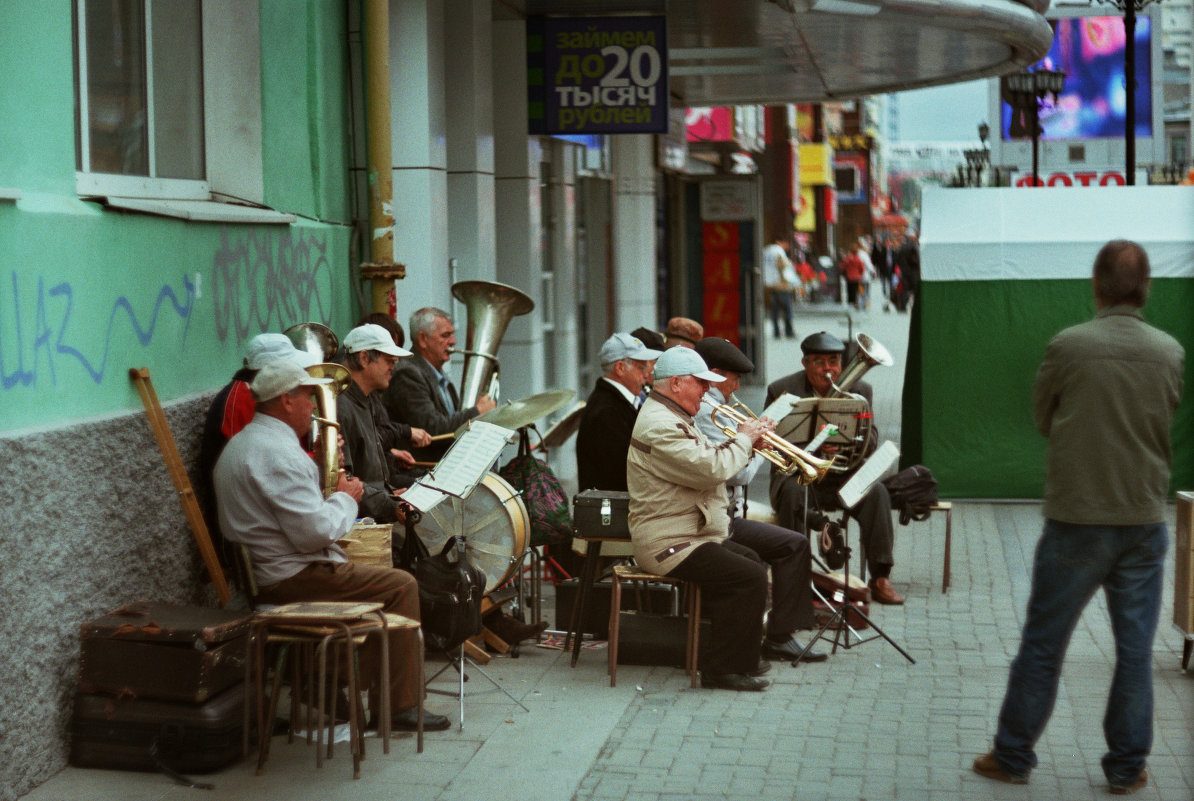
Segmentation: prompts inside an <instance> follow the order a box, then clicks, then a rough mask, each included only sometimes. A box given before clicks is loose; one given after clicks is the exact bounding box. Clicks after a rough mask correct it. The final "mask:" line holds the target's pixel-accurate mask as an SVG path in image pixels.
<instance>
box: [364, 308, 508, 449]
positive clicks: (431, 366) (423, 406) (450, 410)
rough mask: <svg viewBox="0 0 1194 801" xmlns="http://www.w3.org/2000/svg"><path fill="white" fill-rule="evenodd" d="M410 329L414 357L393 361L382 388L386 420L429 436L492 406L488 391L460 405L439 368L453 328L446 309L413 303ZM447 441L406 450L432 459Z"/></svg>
mask: <svg viewBox="0 0 1194 801" xmlns="http://www.w3.org/2000/svg"><path fill="white" fill-rule="evenodd" d="M410 334H411V349H412V350H413V351H414V358H413V359H406V360H405V361H403V362H401V363H400V364H399V365H398V369H397V370H395V371H394V377H393V380H392V381H390V385H389V387H388V388H387V389H386V390H385V396H384V400H385V406H386V410H387V411H389V413H390V419H391V420H393V421H394V422H401V423H409V424H410V425H412V426H418V427H419V428H422V429H425V430H426V431H427V432H429V433H430V434H431V435H433V436H434V435H440V434H448V433H451V432H453V431H455V430H456V429H457V428H459V427H460V426H462V425H464V424H465V423H466V422H468V421H469V420H472V419H473V418H474V417H476V416H478V415H481V414H484V413H485V412H487V411H489V410H490V409H492V408H494V407H495V406H497V404H496V403H495V402H494V401H493V399H492V398H490V397H489V396H488V395H482V396H481V397H479V398H477V402H476V405H474V406H471V407H469V408H466V409H461V408H460V396H459V395H458V394H457V392H456V387H455V386H454V385H453V384H452V381H451V379H449V378H448V376H447V373H446V371H445V370H444V365H446V364H447V363H448V358H449V357H450V356H451V350H452V348H453V347H455V345H456V328H455V327H454V326H453V325H452V318H451V317H450V316H449V315H448V313H447V312H446V311H444V310H442V309H436V308H433V307H431V306H428V307H425V308H422V309H419V310H418V311H416V312H415V313H414V314H412V315H411V316H410ZM449 445H451V442H434V443H431V444H430V445H429V446H427V447H423V448H416V449H414V450H412V453H413V454H414V456H415V458H417V459H420V460H436V459H439V458H440V457H441V456H443V454H444V451H446V450H447V449H448V446H449Z"/></svg>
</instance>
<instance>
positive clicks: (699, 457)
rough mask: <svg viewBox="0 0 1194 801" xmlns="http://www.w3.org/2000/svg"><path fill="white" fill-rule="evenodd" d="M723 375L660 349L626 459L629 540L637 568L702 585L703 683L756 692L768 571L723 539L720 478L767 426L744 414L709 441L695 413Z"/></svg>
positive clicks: (742, 459) (762, 683)
mask: <svg viewBox="0 0 1194 801" xmlns="http://www.w3.org/2000/svg"><path fill="white" fill-rule="evenodd" d="M723 380H724V379H723V378H722V377H721V376H719V375H717V374H716V373H711V372H709V369H708V367H707V366H706V365H705V362H704V360H703V359H701V357H700V356H699V355H698V354H697V352H696V351H695V350H693V349H691V348H672V349H670V350H667V351H664V353H663V355H662V356H660V357H659V360H658V361H657V362H656V363H655V388H654V389H653V390H652V391H651V394H650V396H648V398H647V400H646V402H645V403H644V404H643V408H642V409H641V410H640V411H639V415H638V419H637V420H636V421H635V424H634V431H633V433H632V435H631V439H630V452H629V454H628V456H627V465H626V479H627V484H628V485H629V491H630V512H629V524H630V539H631V542H632V544H633V546H634V557H635V559H636V561H637V562H638V565H639V567H641V568H642V569H643V570H646V571H649V572H651V573H656V574H658V575H665V576H675V577H677V578H680V579H684V580H685V581H691V582H694V583H695V584H697V585H699V586H700V588H701V597H702V607H703V608H704V610H705V611H706V612H708V614H709V617H710V620H711V623H712V631H711V633H710V638H709V643H708V645H709V647H708V648H707V649H705V650H704V651H702V653H701V656H700V659H701V662H700V665H699V667H700V671H701V685H702V686H703V687H706V688H710V689H713V688H721V689H729V690H747V691H755V692H757V691H761V690H765V689H766V688H767V687H768V686H769V684H770V682H768V681H767V680H766V679H763V678H761V676H762V674H764V673H765V672H767V670H769V669H770V668H771V664H770V663H769V662H765V661H762V660H761V659H760V647H761V644H762V639H763V611H764V609H765V608H766V604H767V567H766V565H765V564H764V563H763V560H762V559H760V558H759V556H758V554H756V553H755V552H754V551H753V550H751V549H750V548H748V547H746V546H745V545H741V544H738V543H736V542H733V541H732V540H730V539H729V533H730V532H729V528H730V516H729V514H728V512H727V504H726V491H725V481H726V479H727V478H729V477H730V476H732V475H734V474H735V473H737V472H738V471H740V470H741V469H742V468H744V467H745V466H746V464H747V462H749V461H750V457H751V451H752V449H753V447H754V445H755V444H756V443H757V442H758V441H759V440H760V439H761V438H762V436H763V434H764V433H766V432H767V431H769V430H771V429H772V428H773V427H774V423H772V422H771V421H768V420H746V421H744V422H742V423H741V424H739V426H738V432H737V433H736V434H735V435H734V436H733V437H730V438H728V439H726V441H725V442H722V443H720V444H718V445H714V444H712V443H711V442H709V440H708V439H706V438H705V436H704V435H703V434H702V433H701V432H700V429H698V428H697V427H696V423H695V422H694V420H693V416H694V415H696V414H697V413H698V412H699V411H700V408H701V398H702V397H703V396H704V394H705V392H706V391H708V389H709V384H710V383H720V382H721V381H723Z"/></svg>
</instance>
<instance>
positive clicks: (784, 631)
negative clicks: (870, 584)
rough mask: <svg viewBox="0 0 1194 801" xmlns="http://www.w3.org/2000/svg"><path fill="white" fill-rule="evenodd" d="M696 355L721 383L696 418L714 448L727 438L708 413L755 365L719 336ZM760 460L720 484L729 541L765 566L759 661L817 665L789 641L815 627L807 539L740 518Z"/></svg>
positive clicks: (819, 657)
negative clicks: (767, 583)
mask: <svg viewBox="0 0 1194 801" xmlns="http://www.w3.org/2000/svg"><path fill="white" fill-rule="evenodd" d="M696 352H697V353H699V354H700V356H701V358H702V359H704V360H705V364H707V365H708V366H709V371H710V372H712V373H715V374H717V375H719V376H721V377H722V378H723V379H725V380H724V381H722V382H721V383H716V384H710V385H709V390H708V391H707V392H706V393H705V395H704V397H702V398H701V410H700V411H699V412H698V413H697V416H696V425H697V428H699V429H700V430H701V433H703V434H704V435H705V437H706V438H707V439H708V440H709V442H711V443H712V444H714V445H718V444H720V443H722V442H725V441H726V440H727V439H729V434H727V433H726V431H725V430H724V429H723V428H721V427H720V426H719V425H718V423H717V422H714V420H713V411H714V409H716V408H717V407H718V406H722V405H725V404H729V403H733V401H734V392H735V391H737V389H738V387H739V386H740V385H741V379H742V376H743V375H744V374H747V373H751V372H754V369H755V365H754V362H752V361H751V360H750V359H749V358H747V356H746V354H745V353H743V352H742V351H740V350H738V348H737V347H735V345H734V344H733V343H732V342H730V341H729V340H725V339H721V338H720V337H705V338H704V339H702V340H701V341H700V342H698V343H697V345H696ZM719 422H720V423H722V424H726V423H727V422H729V421H728V418H726V417H724V416H722V417H720V418H719ZM765 461H766V460H765V459H764V458H763V457H762V456H760V455H759V454H757V453H755V454H753V455H752V456H751V459H750V462H749V464H747V465H746V467H744V468H742V469H741V470H739V471H738V472H737V473H735V474H734V475H732V476H730V477H729V478H728V479H726V500H727V502H728V503H729V511H730V518H731V520H730V540H731V541H732V542H736V543H738V544H740V545H745V546H746V547H748V548H750V549H751V550H752V551H754V552H755V553H757V554H758V555H759V556H760V557H761V558H762V559H763V561H764V562H766V563H767V564H768V565H770V566H771V584H772V587H771V612H770V613H769V614H768V615H767V635H766V637H765V638H764V639H763V656H771V657H775V658H777V659H785V660H787V661H789V662H790V661H792V660H793V659H796V658H799V659H800V661H802V662H821V661H823V660H824V659H826V658H827V657H826V654H825V653H824V652H821V651H812V650H808V651H806V650H805V647H804V645H803V644H802V643H801V642H800V641H799V640H797V639H796V637H795V632H796V630H797V629H811V628H813V627H814V625H815V620H814V617H813V591H812V570H813V561H812V551H811V549H810V548H809V543H808V538H807V537H805V536H804V535H803V534H798V533H796V532H795V531H791V530H789V529H786V528H780V527H779V526H772V525H768V524H766V523H760V522H758V521H755V520H747V519H746V515H745V507H746V487H747V486H748V485H749V484H750V482H751V480H752V479H753V478H754V477H755V474H756V473H758V471H759V467H760V465H762V464H763V463H764V462H765Z"/></svg>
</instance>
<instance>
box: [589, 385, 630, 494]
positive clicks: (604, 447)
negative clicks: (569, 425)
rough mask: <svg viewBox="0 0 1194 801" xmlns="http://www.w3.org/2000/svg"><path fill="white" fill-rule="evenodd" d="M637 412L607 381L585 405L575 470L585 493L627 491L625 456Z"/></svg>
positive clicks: (595, 388)
mask: <svg viewBox="0 0 1194 801" xmlns="http://www.w3.org/2000/svg"><path fill="white" fill-rule="evenodd" d="M637 417H638V409H636V408H634V406H632V405H631V404H630V402H629V401H627V400H626V398H624V397H623V396H622V393H620V392H618V390H617V389H615V388H614V387H612V386H610V384H609V382H608V381H606V380H605V379H604V378H598V379H597V386H595V387H593V392H592V393H591V394H590V395H589V399H588V401H586V402H585V412H584V414H583V415H582V416H581V418H580V428H579V429H578V430H577V432H576V470H577V479H578V486H579V488H580V489H582V490H586V489H600V490H616V491H620V492H626V453H627V452H628V451H629V450H630V433H631V432H632V431H633V430H634V421H635V419H636V418H637Z"/></svg>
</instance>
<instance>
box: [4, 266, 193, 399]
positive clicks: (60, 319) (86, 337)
mask: <svg viewBox="0 0 1194 801" xmlns="http://www.w3.org/2000/svg"><path fill="white" fill-rule="evenodd" d="M11 281H12V295H11V297H12V309H11V314H12V325H11V326H9V327H8V328H7V329H5V330H7V331H8V332H10V333H8V335H7V336H6V335H5V333H4V331H3V330H0V388H3V389H11V388H12V387H14V386H17V385H20V386H31V385H33V384H35V383H37V382H38V380H39V379H40V378H41V377H42V375H43V373H42V372H41V371H43V370H44V371H45V375H47V376H48V378H49V381H50V383H51V384H56V383H57V381H58V374H57V371H58V368H59V362H58V359H59V358H60V357H69V358H70V359H72V360H74V361H75V362H77V363H78V364H80V365H82V367H83V369H84V370H85V371H86V373H87V375H88V376H89V377H90V378H91V380H92V381H94V382H95V383H97V384H98V383H100V382H101V381H103V380H104V373H105V371H106V370H107V368H108V354H109V352H110V351H111V348H112V341H113V336H115V335H117V333H118V332H119V331H120V330H122V329H125V328H128V329H131V330H132V332H133V334H134V335H135V336H136V338H137V341H138V342H139V343H141V345H148V344H149V343H150V342H151V341H152V340H153V335H154V331H155V330H156V329H157V326H158V322H159V319H160V318H161V316H162V314H163V313H165V314H166V315H167V316H169V315H170V314H174V315H177V317H178V318H179V319H181V320H182V321H183V331H182V339H183V341H185V339H186V332H187V329H188V328H189V326H190V318H191V313H192V312H193V311H194V308H195V300H196V297H197V296H198V292H197V288H196V285H195V282H194V280H192V277H191V276H185V275H184V276H183V277H182V286H181V288H180V289H179V290H178V291H176V290H175V288H174V287H173V286H171V285H170V284H162V285H161V287H159V288H158V292H157V298H156V300H155V301H154V303H153V308H152V310H150V311H149V312H148V313H147V314H141V315H139V314H138V313H137V310H136V309H134V308H133V303H132V302H131V301H130V300H129V299H128V297H127V296H124V295H121V296H119V297H117V298H116V299H115V300H113V301H112V302H111V305H110V306H109V308H108V316H107V325H106V327H105V328H104V331H103V334H102V335H100V336H96V334H95V332H94V331H93V330H88V329H86V328H85V327H84V326H80V325H78V324H77V323H76V322H75V321H74V319H73V315H74V313H75V311H76V308H75V289H74V286H73V285H72V284H71V283H70V282H69V281H63V282H61V283H58V284H55V285H54V286H52V287H50V288H49V289H46V280H45V277H44V276H38V278H37V292H36V302H35V304H34V306H33V308H32V310H30V309H29V306H28V305H27V304H24V303H22V301H21V293H20V289H21V281H20V277H19V276H18V275H17V272H16V271H15V270H13V271H12V274H11ZM5 311H6V310H0V314H4V313H5ZM30 311H32V315H30V314H29V312H30ZM27 341H31V343H32V350H31V352H30V355H29V357H28V361H26V352H27V351H26V346H25V343H26V342H27ZM89 354H90V355H89Z"/></svg>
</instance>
